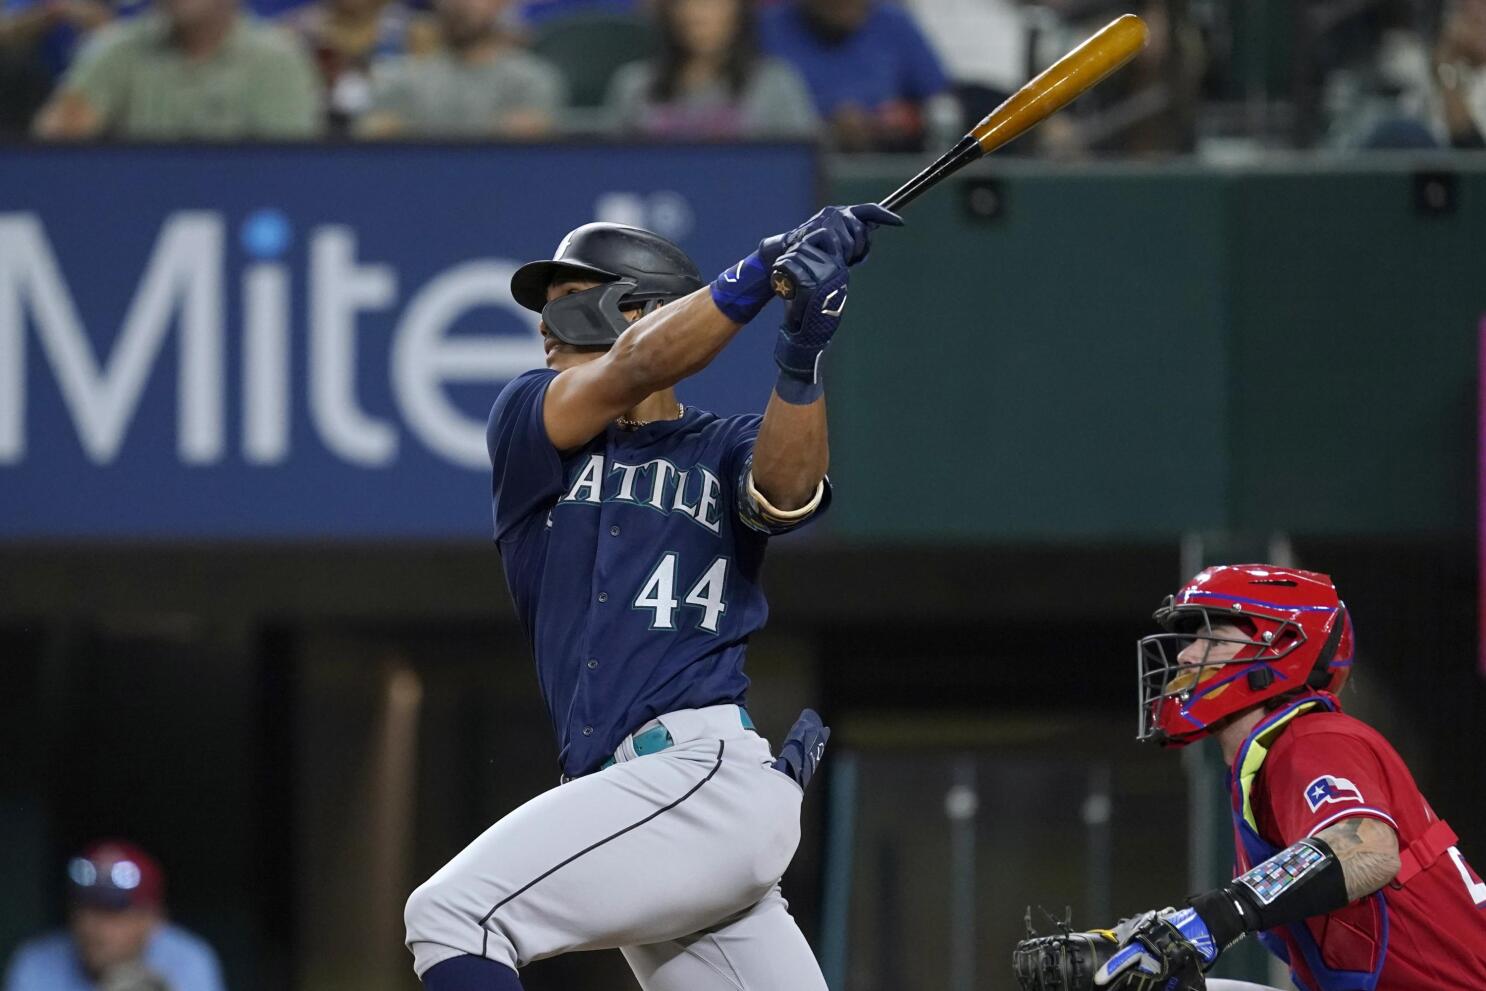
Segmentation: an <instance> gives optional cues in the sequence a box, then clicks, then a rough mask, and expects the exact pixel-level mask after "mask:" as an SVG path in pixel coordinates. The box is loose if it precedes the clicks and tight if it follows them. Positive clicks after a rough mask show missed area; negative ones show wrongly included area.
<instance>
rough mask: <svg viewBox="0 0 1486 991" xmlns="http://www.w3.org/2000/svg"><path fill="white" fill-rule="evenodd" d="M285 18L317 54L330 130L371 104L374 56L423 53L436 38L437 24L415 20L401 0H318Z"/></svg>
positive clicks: (341, 129) (339, 129) (342, 127)
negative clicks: (432, 24)
mask: <svg viewBox="0 0 1486 991" xmlns="http://www.w3.org/2000/svg"><path fill="white" fill-rule="evenodd" d="M283 23H284V25H285V26H286V27H288V28H289V29H290V30H292V31H293V32H294V33H295V34H297V35H299V36H300V37H301V38H302V39H304V43H305V46H306V47H307V48H308V49H309V50H310V52H311V53H312V54H313V55H314V56H315V62H316V64H317V65H318V66H319V68H320V76H321V78H322V80H323V81H324V84H325V101H324V102H325V108H326V115H327V122H328V125H329V129H330V132H331V133H332V134H345V133H346V131H347V130H349V129H350V126H351V122H352V121H353V120H355V118H357V117H359V116H361V114H363V113H365V112H366V111H367V110H368V109H370V108H371V66H372V61H373V60H374V59H381V58H387V57H390V56H393V55H405V54H408V53H413V54H426V53H428V52H430V51H432V50H433V49H434V48H435V47H437V44H438V35H437V32H436V30H435V29H434V28H432V26H431V25H429V24H428V22H427V21H426V20H415V19H414V17H413V14H412V11H411V10H409V9H408V7H407V6H405V5H404V4H403V3H402V2H401V0H316V2H314V3H309V4H306V5H304V6H302V7H298V8H295V9H294V10H292V11H291V12H290V13H289V14H287V15H286V16H285V17H284V20H283Z"/></svg>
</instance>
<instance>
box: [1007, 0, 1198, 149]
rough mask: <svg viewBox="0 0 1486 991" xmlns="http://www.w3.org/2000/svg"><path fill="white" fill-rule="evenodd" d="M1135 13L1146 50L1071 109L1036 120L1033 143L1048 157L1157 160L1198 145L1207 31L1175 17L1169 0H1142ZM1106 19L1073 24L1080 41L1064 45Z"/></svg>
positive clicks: (1098, 16) (1104, 16) (1104, 15)
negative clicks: (1147, 33)
mask: <svg viewBox="0 0 1486 991" xmlns="http://www.w3.org/2000/svg"><path fill="white" fill-rule="evenodd" d="M1137 10H1138V12H1139V13H1140V16H1141V18H1142V19H1144V20H1145V22H1146V26H1147V27H1148V28H1149V30H1150V39H1149V41H1147V43H1146V46H1145V48H1144V49H1142V50H1141V52H1140V54H1138V55H1137V56H1136V57H1135V58H1134V59H1133V60H1132V61H1131V62H1130V64H1129V65H1127V66H1125V67H1124V68H1122V69H1120V70H1119V71H1118V72H1116V73H1114V74H1113V75H1111V76H1110V77H1109V78H1108V79H1106V80H1105V81H1104V82H1102V83H1100V84H1099V85H1098V86H1097V87H1096V88H1095V89H1094V90H1093V91H1091V92H1090V93H1088V94H1086V95H1085V96H1084V97H1081V98H1080V99H1079V101H1078V102H1077V103H1076V104H1074V106H1073V107H1071V108H1070V109H1069V110H1068V111H1064V112H1063V113H1059V114H1054V115H1053V116H1052V117H1051V118H1049V119H1048V120H1047V121H1045V122H1043V123H1042V124H1040V125H1038V128H1037V131H1035V132H1034V134H1035V141H1036V142H1037V147H1038V149H1039V150H1040V151H1041V152H1042V153H1043V154H1045V155H1048V156H1049V157H1052V158H1063V159H1069V158H1080V157H1084V156H1087V155H1089V154H1104V155H1120V156H1145V157H1153V156H1161V155H1171V154H1177V153H1182V152H1190V151H1192V150H1193V149H1194V148H1195V146H1196V108H1197V104H1198V101H1199V99H1200V91H1201V86H1202V75H1203V71H1204V69H1205V65H1206V54H1205V52H1204V47H1203V41H1202V34H1201V32H1200V31H1199V30H1198V29H1197V27H1196V26H1195V25H1194V24H1193V23H1192V22H1191V21H1190V20H1182V21H1178V22H1173V20H1172V18H1171V12H1172V4H1171V3H1170V2H1169V0H1144V2H1143V3H1141V4H1140V5H1139V7H1138V8H1137ZM1109 20H1110V17H1109V12H1108V11H1107V10H1103V9H1101V10H1099V11H1098V12H1097V14H1096V16H1094V17H1093V18H1092V19H1090V20H1087V21H1085V22H1082V23H1080V24H1078V25H1077V26H1076V27H1075V28H1074V30H1073V32H1072V33H1073V35H1074V37H1075V38H1076V39H1077V40H1076V41H1073V42H1071V43H1069V44H1068V45H1066V46H1064V50H1067V49H1071V48H1072V47H1073V45H1074V44H1077V43H1078V42H1080V41H1082V40H1083V39H1084V38H1087V37H1089V36H1090V35H1092V34H1093V33H1094V32H1095V31H1097V30H1098V29H1099V28H1101V27H1103V26H1104V25H1105V24H1107V23H1108V22H1109ZM1062 54H1063V51H1059V52H1058V57H1061V56H1062Z"/></svg>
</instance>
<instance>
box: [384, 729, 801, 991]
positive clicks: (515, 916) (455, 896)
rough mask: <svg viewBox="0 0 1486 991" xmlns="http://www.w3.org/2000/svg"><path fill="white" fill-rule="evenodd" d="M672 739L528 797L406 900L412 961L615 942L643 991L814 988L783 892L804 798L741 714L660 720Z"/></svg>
mask: <svg viewBox="0 0 1486 991" xmlns="http://www.w3.org/2000/svg"><path fill="white" fill-rule="evenodd" d="M659 721H660V723H661V724H662V725H664V726H665V727H666V729H667V730H668V731H669V732H670V734H671V738H672V739H673V740H674V741H675V745H674V746H672V747H670V748H669V749H667V750H663V751H661V752H660V753H655V754H650V755H648V756H644V757H636V756H634V750H633V748H632V746H631V745H630V742H629V741H628V740H626V741H625V742H624V743H623V744H622V745H621V746H620V748H619V751H618V752H616V754H615V758H616V761H617V763H615V764H614V765H613V766H612V767H609V768H607V769H605V770H602V771H599V772H597V773H595V774H590V775H587V776H585V777H582V778H578V779H577V780H575V781H570V782H568V783H567V784H565V785H562V786H560V787H557V788H554V789H552V790H551V791H548V792H545V793H543V794H541V795H538V796H537V797H536V798H534V799H532V800H531V801H529V802H527V803H526V804H525V805H523V806H521V807H520V808H518V809H516V810H515V811H514V812H511V813H510V814H509V815H507V816H506V817H505V818H503V819H501V820H500V821H499V822H497V823H496V824H495V825H493V826H491V827H490V828H489V829H487V830H486V831H485V832H484V833H483V834H482V835H481V836H480V837H479V838H478V839H476V840H475V841H474V842H473V843H471V844H470V845H469V846H467V847H465V849H464V850H463V851H461V852H460V853H459V854H458V855H457V856H455V858H454V859H453V860H451V861H449V863H448V864H446V865H445V866H444V867H443V868H442V869H440V870H439V871H438V873H436V874H434V875H433V877H431V878H429V879H428V880H427V881H425V882H424V883H423V884H422V885H420V886H419V888H418V889H417V890H416V891H414V892H413V894H412V896H411V897H410V898H409V899H408V903H407V908H406V911H405V912H404V921H405V922H406V924H407V943H408V948H409V949H410V950H412V952H413V966H414V969H415V970H416V971H417V972H418V974H419V976H422V975H423V974H424V973H425V972H426V971H427V970H428V969H429V968H430V967H432V966H434V965H435V964H437V963H440V962H442V961H444V960H447V959H449V958H451V957H455V956H459V955H461V954H473V955H476V956H483V957H486V958H488V959H490V960H494V961H497V962H499V963H503V964H505V965H507V966H509V967H511V968H512V969H516V970H519V969H520V968H521V967H523V966H525V965H526V964H528V963H531V962H532V961H534V960H541V959H543V958H545V957H551V956H556V955H558V954H561V953H570V952H573V951H576V950H600V949H610V948H615V947H618V948H619V949H620V950H621V951H622V952H623V953H624V957H625V959H626V960H627V961H628V962H629V965H630V967H631V968H632V969H633V970H634V972H635V976H636V977H637V978H638V979H639V981H640V985H641V986H642V987H643V988H645V991H781V989H785V991H825V986H826V985H825V980H824V978H822V977H821V972H820V967H819V965H818V964H817V963H816V961H815V957H814V955H813V954H812V953H811V951H810V947H809V946H808V945H807V944H806V942H805V938H804V936H803V935H801V933H800V930H799V927H798V926H797V925H796V924H795V921H794V919H793V918H792V917H791V916H790V914H789V911H788V906H787V905H786V903H785V901H784V898H783V897H781V895H780V893H779V878H780V875H782V874H783V873H784V869H785V867H787V866H788V865H789V862H790V860H791V858H793V856H794V853H795V848H796V846H798V845H799V841H800V798H801V793H800V788H799V786H798V785H797V784H796V783H795V781H794V779H793V778H790V777H788V776H787V775H784V774H781V773H779V772H778V771H776V770H774V769H773V768H772V767H770V766H769V765H770V763H771V761H772V760H773V757H772V755H771V754H770V752H769V744H768V741H766V740H764V739H763V738H762V737H760V736H759V735H758V734H756V733H754V732H753V731H752V730H747V729H744V728H743V726H742V723H741V721H740V718H739V712H738V708H737V706H733V705H720V706H711V707H708V708H705V709H687V710H682V711H679V712H673V713H669V714H667V715H664V716H661V717H660V720H659Z"/></svg>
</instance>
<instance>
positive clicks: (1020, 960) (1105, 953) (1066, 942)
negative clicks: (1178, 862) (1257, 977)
mask: <svg viewBox="0 0 1486 991" xmlns="http://www.w3.org/2000/svg"><path fill="white" fill-rule="evenodd" d="M1057 925H1058V930H1059V931H1058V932H1057V933H1056V934H1054V935H1051V936H1039V935H1038V934H1037V933H1036V931H1035V930H1033V928H1032V912H1031V910H1030V909H1028V911H1027V938H1026V939H1024V940H1022V941H1021V942H1020V943H1017V945H1016V949H1015V950H1013V951H1012V954H1011V965H1012V969H1013V970H1014V971H1015V972H1016V979H1017V983H1018V984H1020V985H1021V987H1022V991H1095V989H1096V988H1098V987H1101V986H1103V987H1108V988H1112V989H1115V991H1206V988H1207V981H1206V979H1204V978H1203V976H1202V964H1201V960H1200V957H1199V956H1198V955H1197V954H1196V953H1195V952H1192V948H1191V945H1190V944H1189V943H1187V942H1186V941H1185V940H1184V939H1183V938H1182V936H1181V934H1180V933H1179V932H1178V931H1177V930H1176V929H1175V928H1173V927H1172V926H1171V925H1170V924H1168V923H1167V922H1166V921H1165V920H1164V919H1162V918H1161V917H1160V916H1158V915H1157V914H1156V913H1155V912H1148V913H1146V914H1145V915H1143V916H1137V917H1136V918H1133V919H1126V920H1125V921H1123V922H1121V923H1120V925H1119V926H1118V927H1116V928H1114V929H1094V930H1090V931H1088V932H1074V931H1073V929H1072V928H1071V927H1070V926H1069V925H1068V923H1067V922H1066V921H1065V922H1060V923H1058V924H1057ZM1132 942H1135V943H1138V944H1139V945H1140V946H1141V947H1143V948H1144V951H1145V952H1144V954H1143V959H1144V960H1145V961H1148V964H1147V965H1146V966H1147V967H1149V970H1148V969H1146V967H1128V968H1126V969H1123V970H1122V971H1121V972H1119V973H1116V974H1114V975H1112V976H1110V977H1107V978H1105V980H1106V981H1107V983H1105V984H1103V985H1100V984H1098V983H1096V981H1095V976H1096V975H1097V974H1098V973H1099V970H1100V968H1101V967H1103V966H1104V965H1105V964H1106V963H1108V962H1109V961H1110V959H1111V958H1112V957H1114V956H1115V954H1116V952H1117V951H1118V950H1120V948H1121V947H1123V946H1126V945H1127V944H1130V943H1132ZM1152 970H1159V973H1152V972H1151V971H1152Z"/></svg>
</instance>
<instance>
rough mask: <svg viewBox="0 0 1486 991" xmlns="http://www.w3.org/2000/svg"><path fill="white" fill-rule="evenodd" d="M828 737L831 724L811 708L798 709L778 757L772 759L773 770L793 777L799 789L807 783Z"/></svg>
mask: <svg viewBox="0 0 1486 991" xmlns="http://www.w3.org/2000/svg"><path fill="white" fill-rule="evenodd" d="M830 738H831V728H830V727H829V726H826V725H824V724H822V723H821V721H820V715H819V714H818V713H817V712H816V711H815V710H814V709H806V710H804V711H803V712H801V713H800V718H799V719H796V720H795V724H794V726H792V727H790V731H789V736H786V737H785V738H784V746H782V747H780V748H779V759H778V760H776V761H774V765H773V766H774V770H776V771H778V772H780V773H781V774H788V775H789V776H790V777H792V778H794V779H795V781H796V782H797V783H798V784H799V786H800V788H801V789H804V788H805V786H806V785H808V784H810V779H811V778H812V777H814V776H815V769H816V768H817V767H818V766H820V759H821V758H822V757H824V756H825V752H826V741H827V740H829V739H830Z"/></svg>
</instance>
